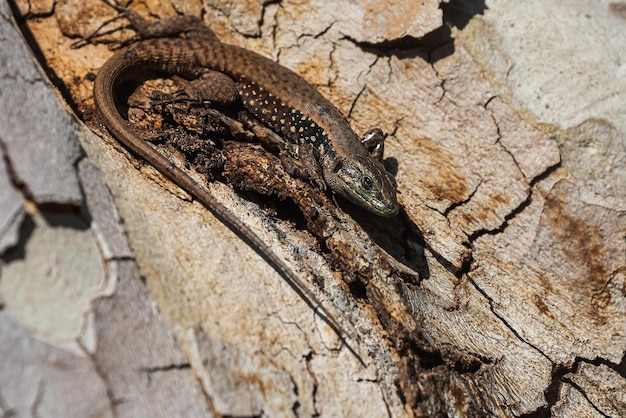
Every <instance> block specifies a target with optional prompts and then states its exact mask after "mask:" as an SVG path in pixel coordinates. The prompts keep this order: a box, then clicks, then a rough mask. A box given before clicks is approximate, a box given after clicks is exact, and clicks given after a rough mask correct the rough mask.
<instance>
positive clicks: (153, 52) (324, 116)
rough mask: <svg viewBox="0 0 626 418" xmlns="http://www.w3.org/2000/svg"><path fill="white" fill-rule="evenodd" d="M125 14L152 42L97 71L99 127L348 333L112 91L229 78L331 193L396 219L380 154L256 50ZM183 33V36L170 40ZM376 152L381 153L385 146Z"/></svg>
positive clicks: (179, 24) (189, 22)
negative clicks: (156, 74)
mask: <svg viewBox="0 0 626 418" xmlns="http://www.w3.org/2000/svg"><path fill="white" fill-rule="evenodd" d="M125 14H126V17H128V18H129V19H130V20H131V22H132V23H133V25H134V26H135V28H136V29H137V31H138V33H139V35H140V36H141V37H142V38H150V37H153V38H155V39H146V40H143V41H139V42H137V43H135V44H133V45H131V46H130V47H128V48H127V49H126V50H123V51H120V52H118V53H116V54H114V55H113V56H112V57H111V58H110V59H109V60H108V61H107V62H106V63H105V64H104V65H103V66H102V68H100V71H99V73H98V76H97V78H96V81H95V85H94V100H95V104H96V107H97V109H98V110H99V113H100V116H101V118H102V121H103V122H104V125H105V126H106V127H107V129H108V130H109V131H110V132H111V134H112V135H113V136H114V137H115V138H116V139H117V140H118V141H120V142H121V143H122V144H123V145H124V146H126V147H127V148H128V149H130V150H131V151H132V152H134V153H135V154H137V155H138V156H140V157H141V158H143V159H144V160H146V161H147V162H148V163H150V164H151V165H153V166H154V167H155V168H156V169H157V170H159V171H160V172H161V173H162V174H164V175H165V176H166V177H168V178H169V179H170V180H171V181H173V182H174V183H176V184H177V185H178V186H180V187H181V188H182V189H184V190H185V191H187V192H188V193H190V194H191V195H192V196H194V197H195V198H196V199H198V200H199V201H200V202H202V203H203V204H204V205H205V206H206V207H207V208H209V209H210V210H211V211H212V212H213V213H214V214H215V215H216V216H217V217H218V218H220V220H222V222H224V223H225V224H227V225H228V226H229V227H230V228H231V229H233V230H234V231H235V232H236V233H237V234H238V235H239V236H240V237H241V238H243V239H244V240H245V241H246V242H247V243H248V244H250V245H251V246H252V247H253V248H254V249H255V250H256V251H257V252H258V253H259V254H260V255H262V256H263V257H264V258H265V259H266V260H267V261H268V262H270V264H272V265H273V266H274V267H275V268H276V269H277V270H278V271H279V272H280V273H281V274H282V275H283V277H284V278H285V279H286V280H287V281H288V282H290V283H291V284H292V286H293V287H294V288H295V289H296V291H298V292H299V293H300V295H301V296H303V297H304V298H305V300H307V301H308V303H309V304H310V305H311V306H313V307H314V308H316V309H319V310H320V312H321V313H322V314H323V315H322V316H323V317H325V320H326V321H327V323H328V324H329V325H330V326H331V327H332V328H333V329H334V330H335V331H336V332H337V334H338V335H339V336H342V334H345V332H342V328H341V327H340V326H339V325H338V323H337V322H336V321H335V320H334V319H333V317H332V316H331V314H330V313H329V312H328V311H327V310H326V309H325V308H324V307H323V306H322V305H321V303H320V302H319V301H318V300H317V298H316V297H315V296H314V295H313V294H312V292H311V291H309V290H308V288H307V287H306V286H305V285H304V284H303V283H302V282H301V280H300V279H299V278H298V277H297V276H296V275H295V273H293V271H292V270H291V269H290V268H289V267H288V266H287V265H286V264H285V262H284V261H283V260H281V259H280V258H278V257H277V256H276V255H275V254H274V252H273V251H272V250H271V249H270V248H269V247H268V246H267V244H265V243H264V242H263V241H261V239H259V238H258V237H257V236H256V235H255V234H254V232H253V231H252V230H250V228H248V227H247V226H246V225H245V224H243V223H241V221H239V220H238V219H237V218H236V217H235V216H234V215H233V214H232V213H231V212H230V211H229V210H228V209H227V208H226V207H224V206H223V205H222V204H221V203H219V202H218V201H216V200H215V199H214V198H213V196H211V195H210V194H209V193H208V191H207V190H206V189H205V188H204V187H202V186H201V185H200V184H198V183H197V182H196V181H195V180H193V179H192V178H191V177H190V176H189V175H187V174H186V173H185V172H184V171H182V170H181V169H179V168H178V167H177V166H176V165H174V164H173V163H172V162H171V161H170V160H169V159H167V158H166V157H164V156H163V155H162V154H161V153H159V152H158V151H156V149H154V148H153V147H152V145H150V144H149V143H148V142H146V141H143V140H141V139H140V138H138V137H137V136H136V135H135V134H134V133H133V131H132V129H131V128H130V126H129V124H128V123H127V121H126V120H124V118H123V117H122V116H121V115H120V113H119V111H118V110H117V107H116V105H115V101H114V97H115V94H114V93H115V88H116V87H117V86H118V84H119V82H120V81H121V80H122V79H123V78H124V76H125V75H126V74H127V73H128V72H130V71H135V70H150V69H151V70H158V71H162V72H164V73H169V74H182V75H197V74H199V73H200V72H201V71H203V70H204V69H206V68H208V69H212V70H216V71H219V72H222V73H224V74H226V75H228V76H230V77H231V78H232V79H233V80H234V82H235V83H236V87H237V90H238V92H239V96H240V99H241V103H242V105H243V106H244V107H245V108H246V109H247V110H248V111H249V112H250V113H251V114H253V115H254V116H255V117H256V118H257V119H259V120H260V121H261V122H262V123H263V124H265V125H266V126H268V127H269V128H271V129H273V130H274V131H276V132H277V133H279V134H280V135H282V136H283V137H284V138H286V139H287V140H288V141H290V142H292V143H294V144H297V145H298V146H300V147H310V148H312V151H313V155H314V157H315V160H316V163H317V165H318V167H317V168H315V167H314V168H312V169H313V170H320V171H321V174H322V176H323V179H324V182H325V183H326V185H327V186H328V187H329V188H330V189H331V190H332V191H333V192H334V193H337V194H340V195H342V196H345V197H346V198H348V199H350V200H352V201H354V202H355V203H357V204H359V205H361V206H362V207H364V208H366V209H368V210H370V211H372V212H374V213H376V214H379V215H382V216H393V215H395V214H396V213H397V212H398V203H397V201H396V191H395V182H394V180H393V178H392V177H391V175H390V174H389V173H388V172H387V171H386V170H385V168H384V167H383V165H382V163H381V162H380V157H381V155H379V154H376V155H370V154H369V153H368V151H367V150H366V148H365V146H364V145H363V144H362V143H361V142H360V141H359V139H358V138H357V136H356V134H355V133H354V132H353V131H352V129H351V128H350V126H349V124H348V122H347V121H346V119H345V118H344V117H343V115H342V114H341V113H340V112H339V110H337V108H335V107H334V106H333V105H332V104H331V103H330V102H329V101H328V100H326V99H325V98H324V97H322V95H320V94H319V93H318V92H317V90H315V89H314V88H313V87H312V86H311V85H310V84H308V83H307V82H306V81H304V80H303V79H302V78H301V77H300V76H298V75H297V74H296V73H294V72H293V71H291V70H289V69H287V68H285V67H282V66H280V65H278V64H276V63H275V62H274V61H271V60H269V59H267V58H264V57H262V56H260V55H258V54H256V53H254V52H251V51H247V50H245V49H242V48H239V47H236V46H232V45H227V44H223V43H221V42H220V41H219V40H218V39H217V38H216V37H215V35H213V33H212V32H211V31H210V30H209V29H208V28H206V27H205V26H203V25H202V23H201V22H200V21H199V19H197V18H195V17H190V16H178V17H174V18H169V19H162V20H160V21H157V22H155V23H153V24H146V23H145V21H144V20H143V19H142V18H141V17H140V16H138V15H137V14H135V13H133V12H131V11H129V10H126V11H125ZM181 33H184V37H172V36H175V35H179V34H181ZM374 145H375V144H374ZM374 148H375V149H377V150H378V152H381V150H382V142H381V144H380V146H379V147H376V146H373V147H372V149H374ZM357 357H358V356H357Z"/></svg>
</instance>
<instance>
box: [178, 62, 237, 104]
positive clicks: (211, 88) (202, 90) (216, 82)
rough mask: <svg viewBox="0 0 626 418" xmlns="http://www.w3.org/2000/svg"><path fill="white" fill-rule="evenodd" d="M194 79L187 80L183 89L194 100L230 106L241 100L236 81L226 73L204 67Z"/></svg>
mask: <svg viewBox="0 0 626 418" xmlns="http://www.w3.org/2000/svg"><path fill="white" fill-rule="evenodd" d="M198 75H199V77H198V78H196V79H194V80H189V81H187V80H185V82H184V84H183V90H184V92H185V95H186V96H187V98H189V99H190V100H192V101H196V102H201V103H206V104H208V105H210V106H219V107H230V106H233V105H235V104H237V103H238V102H239V91H238V89H237V85H236V84H235V81H234V80H233V79H232V78H230V77H229V76H227V75H226V74H224V73H221V72H219V71H214V70H210V69H208V68H204V69H202V70H201V71H200V73H199V74H198Z"/></svg>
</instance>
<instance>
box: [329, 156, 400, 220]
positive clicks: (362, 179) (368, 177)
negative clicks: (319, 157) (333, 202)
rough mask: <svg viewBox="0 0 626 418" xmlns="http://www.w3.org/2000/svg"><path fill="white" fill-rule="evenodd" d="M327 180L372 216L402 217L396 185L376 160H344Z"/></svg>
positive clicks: (364, 158) (369, 158)
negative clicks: (398, 214)
mask: <svg viewBox="0 0 626 418" xmlns="http://www.w3.org/2000/svg"><path fill="white" fill-rule="evenodd" d="M325 177H327V178H326V182H327V184H328V185H329V186H330V187H331V189H333V191H335V192H336V193H338V194H340V195H342V196H344V197H346V198H347V199H349V200H351V201H352V202H354V203H356V204H357V205H359V206H361V207H363V208H365V209H367V210H369V211H370V212H373V213H375V214H377V215H380V216H395V215H396V214H397V213H398V209H399V206H398V201H397V199H396V182H395V180H394V178H393V176H392V175H391V174H390V173H389V172H388V171H387V170H386V169H385V167H384V166H383V164H382V163H381V162H380V161H378V160H376V159H374V158H371V157H369V156H358V155H357V156H351V157H349V158H344V159H341V160H339V161H338V162H337V163H336V164H335V165H334V166H333V167H332V173H327V174H326V176H325ZM329 177H330V179H332V180H330V179H329Z"/></svg>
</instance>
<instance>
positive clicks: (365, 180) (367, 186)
mask: <svg viewBox="0 0 626 418" xmlns="http://www.w3.org/2000/svg"><path fill="white" fill-rule="evenodd" d="M372 185H373V182H372V178H371V177H368V176H365V177H363V187H364V188H365V189H366V190H370V189H371V188H372Z"/></svg>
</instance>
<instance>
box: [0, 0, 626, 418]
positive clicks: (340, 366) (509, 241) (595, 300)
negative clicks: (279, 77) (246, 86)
mask: <svg viewBox="0 0 626 418" xmlns="http://www.w3.org/2000/svg"><path fill="white" fill-rule="evenodd" d="M458 3H461V2H455V1H452V2H447V1H435V0H427V1H422V2H411V1H404V2H401V1H392V2H387V3H384V2H383V3H381V2H374V1H369V0H359V1H338V2H326V1H312V2H302V3H300V2H252V3H250V2H245V1H237V0H233V1H222V0H220V1H218V0H209V1H205V2H200V1H188V2H176V1H172V2H167V1H163V0H146V1H140V0H136V1H135V2H133V3H132V5H131V6H132V8H133V9H135V10H137V11H138V12H139V13H140V14H142V15H143V16H150V17H151V18H154V17H156V16H158V17H166V16H172V15H174V14H176V13H185V14H193V15H196V16H202V17H203V19H204V21H205V23H206V24H207V26H209V27H211V28H212V29H213V30H214V31H215V33H216V34H217V35H218V37H219V38H220V39H221V40H222V41H224V42H228V43H232V44H236V45H239V46H242V47H245V48H247V49H251V50H254V51H257V52H259V53H261V54H263V55H266V56H268V57H271V58H273V59H275V60H278V61H279V62H280V63H281V64H282V65H284V66H287V67H289V68H291V69H293V70H294V71H296V72H298V73H299V74H301V75H302V76H303V77H304V78H306V79H307V80H308V81H309V82H311V83H312V84H313V85H315V86H316V87H317V88H318V89H319V90H320V92H321V93H322V94H323V95H325V96H326V97H327V98H328V99H329V100H331V101H332V102H333V103H334V104H335V105H337V106H338V107H339V108H340V109H341V110H342V111H343V112H344V114H345V115H346V116H347V117H348V118H349V120H350V122H351V125H352V126H353V128H354V129H355V131H356V132H357V133H359V134H362V133H364V132H366V131H367V130H368V129H370V128H373V127H380V128H382V129H383V130H384V131H385V132H386V133H388V134H389V136H388V138H387V140H386V149H385V152H386V155H385V157H386V158H387V160H386V164H387V166H388V167H389V168H390V169H391V170H392V171H394V172H395V174H396V180H397V183H398V193H399V200H400V203H401V207H402V209H401V212H400V214H399V215H398V216H397V217H394V218H391V219H383V218H379V217H376V216H375V215H371V214H368V213H364V211H363V210H361V209H358V208H356V207H353V206H352V205H350V204H348V203H346V202H343V201H342V200H341V199H333V198H332V196H330V195H329V194H325V193H323V192H322V191H320V190H319V189H316V188H315V187H314V186H312V185H310V184H308V183H307V182H304V181H301V180H298V179H292V178H289V177H288V176H287V175H286V174H285V175H284V177H276V175H275V173H277V172H280V170H282V168H281V167H280V164H277V162H276V161H277V160H276V157H275V156H274V155H273V154H271V153H269V152H267V151H266V150H264V149H263V148H262V147H259V146H258V145H256V144H241V143H232V142H226V143H225V144H224V146H223V149H222V150H221V152H223V155H224V157H225V162H224V167H223V173H221V174H220V177H221V178H222V179H225V180H226V181H223V182H221V181H206V187H207V188H208V189H209V190H210V191H211V192H212V193H213V194H214V195H215V196H216V198H217V199H218V200H219V201H220V202H222V203H223V204H224V205H226V206H227V207H228V208H229V209H230V210H231V211H232V212H233V213H234V214H235V215H236V216H237V218H238V219H241V220H242V222H244V223H245V224H247V225H248V226H249V227H250V228H252V229H253V231H254V232H255V233H256V234H257V235H258V236H259V237H261V238H262V239H263V241H264V242H266V243H268V245H270V247H271V248H272V249H273V251H275V252H276V254H277V255H278V256H279V257H280V258H282V259H283V260H285V261H286V262H287V263H288V264H289V266H290V267H291V268H292V269H293V270H294V271H295V272H297V274H298V276H299V277H300V278H301V279H302V280H303V281H304V282H305V283H307V285H308V286H309V288H310V290H311V292H312V293H313V294H315V296H316V297H317V298H319V299H320V300H321V301H322V304H323V305H324V307H325V308H326V309H328V310H329V311H330V312H331V313H332V314H333V316H334V317H335V318H336V319H337V320H338V321H339V322H340V324H341V327H342V328H343V329H344V330H345V331H344V334H342V335H338V334H337V333H336V332H334V331H333V330H332V329H331V328H330V327H329V326H328V324H327V323H326V322H324V321H323V320H322V319H321V317H320V315H319V314H318V313H316V312H315V311H314V310H312V309H311V307H310V306H309V305H308V304H307V303H306V301H304V300H303V299H302V298H300V297H299V296H298V294H296V292H294V290H293V289H292V288H291V287H290V286H289V285H288V284H287V283H285V281H284V280H283V279H282V278H281V275H280V274H279V273H278V272H277V271H275V270H273V269H272V267H271V266H269V265H268V264H267V263H266V262H265V261H264V260H263V258H262V257H260V256H259V255H258V254H257V253H256V252H255V251H254V250H253V249H252V248H250V247H248V246H247V245H246V244H245V243H244V242H243V241H241V240H240V239H239V238H238V237H237V235H235V234H234V233H233V232H232V231H230V230H229V229H228V228H227V227H226V226H224V225H223V224H221V223H220V222H219V221H218V220H217V219H216V218H215V217H214V216H213V215H211V213H210V212H209V211H208V210H207V209H206V208H205V207H203V206H202V205H200V204H199V203H198V202H196V201H195V200H193V199H192V198H191V196H189V195H187V194H186V193H185V192H183V191H181V190H180V189H179V188H178V187H177V186H176V185H174V184H172V183H171V182H169V181H168V180H166V179H165V178H164V177H163V176H162V175H161V174H159V173H158V172H157V171H156V170H155V169H154V168H152V167H151V166H149V165H148V164H147V163H145V162H143V161H140V160H138V159H137V158H135V157H134V156H133V155H131V154H130V153H129V152H127V151H126V150H125V149H124V148H123V147H121V146H120V145H119V144H118V143H117V142H116V141H115V140H114V139H113V138H111V136H110V135H109V134H108V132H107V131H106V129H104V127H103V126H102V125H101V123H100V121H99V120H98V118H97V114H96V112H95V107H94V103H93V97H92V88H93V80H94V75H95V74H97V72H98V69H99V68H100V66H101V65H102V64H103V63H104V61H105V60H106V59H107V58H108V57H109V56H110V55H111V54H112V52H111V51H110V50H109V49H108V48H107V45H106V44H105V43H104V42H103V41H109V42H111V41H119V40H120V39H129V38H130V37H131V36H132V35H133V32H132V31H131V30H129V29H122V30H115V31H113V33H106V31H107V30H108V29H112V28H116V27H117V26H120V25H123V24H124V23H125V21H124V20H123V19H120V20H117V21H115V22H113V23H110V24H109V25H108V26H106V27H105V28H104V29H101V30H100V33H105V35H104V36H103V37H100V38H97V39H96V41H97V42H95V43H94V44H92V43H87V44H83V45H80V47H79V48H72V47H71V46H72V43H73V42H76V41H77V40H79V39H80V38H81V37H84V36H86V35H88V34H89V33H91V32H92V31H94V30H96V29H97V28H98V26H99V25H100V24H101V23H103V22H104V21H106V20H107V19H110V18H112V17H114V16H115V15H116V12H115V11H114V10H113V8H111V7H110V6H108V5H107V4H106V3H104V2H101V1H96V0H93V1H92V0H90V1H72V0H61V1H58V2H56V3H54V4H53V3H52V2H44V1H31V2H23V1H18V2H17V4H16V5H13V6H12V5H10V4H8V3H5V2H4V1H0V13H1V14H2V17H3V18H4V19H2V22H0V30H1V31H2V34H3V36H1V37H0V42H1V43H2V46H1V47H0V57H1V58H2V59H1V60H0V62H2V63H3V64H5V65H2V66H1V67H0V71H2V73H3V74H2V77H0V92H1V93H0V94H2V100H0V106H2V109H0V153H1V154H2V158H0V208H1V209H0V252H1V253H2V254H3V255H2V259H1V260H0V268H1V270H0V303H1V305H0V306H2V309H1V310H0V336H1V338H0V352H1V353H2V355H1V357H0V358H2V359H3V361H2V367H0V411H1V412H2V413H3V416H13V414H15V415H16V416H22V415H28V414H30V415H38V416H77V417H84V416H96V415H97V416H117V417H121V416H129V417H131V416H132V417H137V416H168V417H169V416H185V417H187V416H272V417H274V416H314V415H315V416H317V415H321V416H373V417H378V416H393V417H404V416H487V415H493V416H521V415H526V416H564V417H565V416H616V417H617V416H623V414H624V411H626V395H625V394H626V367H625V365H624V358H625V357H624V350H625V348H626V300H625V295H626V282H625V278H626V241H625V239H624V237H625V236H626V145H625V144H626V141H625V139H624V132H625V130H626V94H625V93H624V92H626V80H625V79H624V77H623V76H620V74H622V73H623V68H622V67H623V64H621V63H623V62H626V52H624V49H623V46H622V43H623V39H625V36H626V25H625V21H624V16H625V14H624V7H623V5H621V3H612V4H611V5H610V6H606V5H605V4H604V3H601V2H596V3H592V4H590V3H589V2H586V1H582V0H574V1H569V2H567V3H566V2H563V1H554V2H548V3H546V2H539V1H531V2H521V3H520V4H519V5H517V4H516V5H513V4H511V3H510V2H501V1H497V0H493V1H490V2H487V3H488V4H487V5H485V4H484V3H483V2H481V1H472V2H463V6H460V5H459V4H458ZM544 3H545V4H544ZM11 7H12V8H11ZM12 13H13V14H16V15H17V16H18V17H17V21H18V22H19V23H20V24H19V27H20V29H22V31H24V32H25V33H26V35H27V36H26V39H28V40H29V41H30V42H31V47H32V48H33V50H34V51H35V54H34V55H35V56H36V57H37V58H38V59H39V60H40V65H41V66H42V67H43V70H41V69H39V68H37V67H36V66H37V65H38V64H35V63H34V60H33V59H31V58H30V57H29V51H28V49H27V47H26V46H25V45H26V43H25V41H24V40H23V38H22V34H21V33H20V32H19V30H18V29H17V26H16V25H13V24H12V23H11V18H10V16H11V14H12ZM555 16H556V17H558V19H555V18H554V17H555ZM581 28H584V30H581ZM620 65H621V66H622V67H620ZM620 71H621V73H620ZM44 73H45V74H46V75H47V77H48V78H49V79H50V80H51V84H49V83H48V82H47V81H46V77H45V76H43V74H44ZM622 75H623V74H622ZM158 77H159V76H158V75H155V76H154V77H153V78H158ZM152 82H154V80H152ZM156 83H157V84H156V86H157V88H161V87H162V86H165V87H167V86H170V87H171V85H172V84H171V82H170V81H169V80H160V79H159V80H157V81H156ZM159 83H161V84H159ZM52 86H54V87H53V88H51V87H52ZM54 92H56V93H57V94H56V95H55V94H54ZM293 93H294V94H297V92H293ZM138 97H143V96H138ZM131 100H133V99H132V98H131ZM149 102H150V99H146V98H145V97H144V98H143V99H142V100H139V99H136V100H135V103H134V105H133V109H131V111H129V117H139V118H141V117H142V116H145V114H146V112H145V109H146V108H148V107H150V106H148V105H146V103H149ZM61 103H65V104H66V106H65V107H63V105H62V104H61ZM131 104H132V103H131ZM142 106H144V107H142ZM72 114H73V115H75V119H74V120H72V117H71V116H69V117H68V115H72ZM251 156H253V157H251ZM171 157H172V158H173V159H175V160H177V161H178V162H179V163H182V164H183V165H187V166H188V165H193V164H191V163H189V164H186V163H185V161H182V160H181V156H180V155H178V154H176V153H172V154H171ZM251 164H256V165H251ZM187 168H189V167H187ZM195 175H196V176H197V178H199V179H200V180H201V181H203V182H205V180H206V179H205V176H202V175H200V174H198V173H196V174H195ZM251 190H252V191H251ZM268 195H269V196H268ZM313 212H314V213H315V215H312V213H313Z"/></svg>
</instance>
